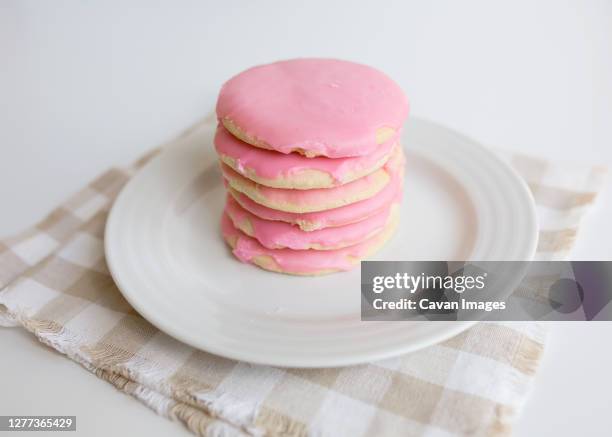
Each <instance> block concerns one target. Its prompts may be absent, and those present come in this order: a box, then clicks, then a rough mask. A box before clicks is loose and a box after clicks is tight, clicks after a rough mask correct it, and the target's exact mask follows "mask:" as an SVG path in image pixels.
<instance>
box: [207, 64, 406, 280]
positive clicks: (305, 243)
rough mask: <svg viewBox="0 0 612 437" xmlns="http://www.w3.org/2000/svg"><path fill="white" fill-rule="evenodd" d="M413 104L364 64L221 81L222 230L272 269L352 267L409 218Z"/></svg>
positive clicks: (238, 252)
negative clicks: (406, 138) (407, 149)
mask: <svg viewBox="0 0 612 437" xmlns="http://www.w3.org/2000/svg"><path fill="white" fill-rule="evenodd" d="M407 115H408V102H407V100H406V97H405V96H404V94H403V92H402V90H401V89H400V88H399V86H398V85H397V84H396V83H395V82H393V81H392V80H391V79H389V78H388V77H387V76H386V75H384V74H383V73H381V72H379V71H377V70H375V69H373V68H371V67H367V66H365V65H360V64H355V63H352V62H346V61H339V60H332V59H295V60H289V61H281V62H276V63H273V64H268V65H262V66H258V67H254V68H251V69H249V70H246V71H244V72H242V73H240V74H238V75H237V76H235V77H233V78H232V79H230V80H229V81H228V82H227V83H225V85H223V87H222V89H221V92H220V94H219V99H218V102H217V117H218V119H219V126H218V129H217V133H216V136H215V148H216V150H217V153H218V155H219V158H220V161H221V167H222V173H223V178H224V180H225V185H226V187H227V190H228V195H227V202H226V205H225V211H224V213H223V218H222V233H223V237H224V239H225V240H226V242H227V243H228V244H229V245H230V246H231V248H232V251H233V254H234V255H235V256H236V257H237V258H238V259H239V260H241V261H243V262H249V263H252V264H255V265H258V266H259V267H262V268H264V269H267V270H272V271H276V272H283V273H290V274H296V275H318V274H324V273H331V272H336V271H342V270H349V269H350V268H352V267H353V266H355V265H357V264H358V263H359V261H360V260H361V259H363V258H365V257H367V256H369V255H371V254H373V253H374V252H375V251H376V250H378V249H379V248H380V247H381V246H382V245H383V244H384V243H385V242H386V241H387V240H388V239H389V237H390V236H391V235H392V233H393V231H394V230H395V228H396V227H397V224H398V221H399V204H400V202H401V200H402V181H403V171H404V155H403V152H402V148H401V146H400V144H399V135H400V132H401V128H402V125H403V124H404V122H405V120H406V117H407Z"/></svg>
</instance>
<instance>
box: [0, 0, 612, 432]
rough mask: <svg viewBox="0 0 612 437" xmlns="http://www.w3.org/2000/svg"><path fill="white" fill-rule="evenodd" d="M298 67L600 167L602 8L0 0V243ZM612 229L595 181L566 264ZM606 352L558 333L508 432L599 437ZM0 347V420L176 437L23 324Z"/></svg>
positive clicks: (607, 151) (609, 112) (599, 252)
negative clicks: (378, 80)
mask: <svg viewBox="0 0 612 437" xmlns="http://www.w3.org/2000/svg"><path fill="white" fill-rule="evenodd" d="M562 3H563V4H562ZM298 56H323V57H341V58H346V59H351V60H356V61H360V62H364V63H368V64H371V65H375V66H377V67H379V68H380V69H382V70H384V71H386V72H388V73H389V74H390V75H391V76H392V77H393V78H395V79H396V80H397V81H398V82H399V83H400V84H401V85H402V87H403V88H404V90H405V91H406V92H407V94H408V96H409V97H410V100H411V103H412V111H413V113H414V114H418V115H420V116H424V117H428V118H431V119H433V120H436V121H440V122H443V123H446V124H447V125H449V126H451V127H454V128H456V129H459V130H461V131H463V132H465V133H467V134H470V135H471V136H473V137H475V138H477V139H479V140H481V141H482V142H485V143H487V144H492V145H498V146H503V147H505V148H509V149H514V150H521V151H524V152H528V153H532V154H537V155H541V156H544V157H550V158H555V159H564V160H579V161H584V162H587V163H603V164H606V165H608V166H611V167H612V147H611V145H612V121H611V120H612V119H611V116H612V3H611V2H609V1H606V0H601V1H580V2H579V1H574V2H567V3H565V2H558V1H513V2H505V5H499V4H497V2H487V1H479V2H453V1H451V0H449V1H436V2H420V3H419V4H418V5H417V4H413V3H411V2H406V1H397V2H392V1H386V0H385V1H376V2H373V1H370V2H363V3H362V2H357V1H351V2H348V1H345V2H340V1H330V0H326V1H318V0H317V1H313V0H311V1H309V2H300V3H299V4H298V2H282V1H277V2H270V1H262V2H242V3H241V2H238V1H225V2H214V3H213V2H193V3H192V2H180V3H179V2H165V3H158V2H129V4H126V2H119V1H117V2H102V1H99V2H79V1H72V2H66V1H54V2H38V3H37V2H33V1H7V0H0V200H1V202H0V208H1V209H0V237H2V236H8V235H10V234H11V233H13V232H15V231H18V230H20V229H22V228H24V227H26V226H29V225H31V224H33V223H34V222H36V221H37V220H38V219H40V218H41V217H42V216H43V215H44V214H45V213H47V212H48V211H50V210H51V209H52V208H53V207H54V206H55V205H56V204H58V203H59V202H60V201H62V200H63V199H65V198H66V197H67V196H68V195H69V194H70V193H72V192H73V191H74V190H75V189H76V188H78V187H80V186H82V185H83V184H85V183H86V182H87V181H88V180H90V179H91V178H92V177H93V176H94V175H96V174H98V173H99V172H101V171H103V170H104V169H106V168H108V167H109V166H112V165H117V164H118V165H121V164H126V163H129V162H130V161H131V160H133V159H134V158H136V157H137V156H139V155H140V154H141V153H143V152H144V151H145V150H147V149H149V148H151V147H152V146H155V145H157V144H159V143H161V142H163V141H164V140H167V139H170V138H172V137H173V136H174V135H176V134H177V133H179V132H180V131H181V130H182V129H184V128H185V127H187V126H189V125H190V124H192V123H193V122H194V121H196V120H198V119H199V118H201V117H202V116H203V115H204V114H206V113H207V112H208V111H210V110H211V108H212V107H213V105H214V100H215V96H216V93H217V91H218V89H219V86H220V85H221V83H222V82H223V81H224V79H227V78H228V77H229V76H230V75H231V74H234V73H236V72H238V71H240V70H242V69H244V68H246V67H248V66H251V65H254V64H258V63H263V62H268V61H272V60H276V59H281V58H289V57H298ZM611 221H612V184H611V183H610V182H608V185H607V186H606V188H605V191H604V192H603V194H602V195H601V197H600V199H599V202H598V205H597V207H596V209H595V211H593V214H591V215H590V216H588V217H587V218H586V219H585V221H584V226H583V230H581V232H580V234H579V236H578V242H577V245H576V249H575V252H574V259H592V260H610V259H612V244H610V243H611V241H610V230H609V223H610V222H611ZM611 340H612V323H603V322H599V323H571V324H570V323H566V324H560V323H559V324H555V325H554V327H553V329H552V331H551V335H550V341H549V343H548V345H547V348H546V351H545V356H544V360H543V363H542V367H541V369H540V371H539V375H538V377H537V380H536V383H535V385H534V387H533V393H532V395H531V397H530V399H529V401H528V403H527V405H526V406H525V409H524V411H523V415H522V417H521V418H520V420H519V421H518V423H517V425H516V428H515V433H516V435H519V436H533V435H576V434H580V435H609V433H610V429H609V428H610V414H609V406H610V405H612V390H610V386H611V384H610V378H609V376H608V374H607V372H608V371H609V369H610V368H611V367H612V348H611V347H610V341H611ZM0 351H1V352H0V415H6V414H36V415H48V414H66V415H77V416H78V429H79V432H78V433H77V434H82V435H100V436H102V435H113V434H116V435H136V434H139V435H168V434H171V433H180V432H184V431H183V430H182V428H181V427H180V426H178V425H176V424H174V423H171V422H169V421H167V420H165V419H163V418H160V417H158V416H156V415H155V414H154V413H153V412H151V411H149V410H148V409H147V408H145V407H143V406H142V405H141V404H140V403H139V402H137V401H135V400H133V399H131V398H129V397H128V396H125V395H123V394H120V393H119V392H118V391H116V390H115V389H114V388H112V387H111V386H110V385H109V384H107V383H104V382H102V381H100V380H98V379H97V378H95V377H93V376H91V375H90V374H89V373H88V372H86V371H85V370H84V369H82V368H81V367H80V366H78V365H76V364H74V363H72V362H70V361H69V360H67V359H65V358H64V357H62V356H61V355H59V354H58V353H55V352H53V351H51V350H50V349H48V348H46V347H44V346H42V345H40V344H39V343H37V342H36V341H35V340H33V339H32V338H31V337H30V336H29V335H27V334H25V333H24V332H23V331H21V330H18V329H0ZM37 435H40V434H37Z"/></svg>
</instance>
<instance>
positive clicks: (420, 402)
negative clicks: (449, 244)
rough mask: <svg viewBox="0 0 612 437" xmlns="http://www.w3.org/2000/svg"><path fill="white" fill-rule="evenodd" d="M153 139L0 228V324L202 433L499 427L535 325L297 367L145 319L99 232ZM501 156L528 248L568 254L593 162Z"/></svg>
mask: <svg viewBox="0 0 612 437" xmlns="http://www.w3.org/2000/svg"><path fill="white" fill-rule="evenodd" d="M202 126H203V124H202V125H200V126H199V127H198V126H196V127H195V128H192V129H191V130H189V131H187V132H186V133H185V134H184V135H198V133H199V131H201V129H200V127H202ZM158 151H159V150H156V151H155V152H153V153H151V154H149V155H148V156H145V157H143V158H142V159H140V160H139V161H138V162H137V163H136V164H135V165H134V166H132V167H131V168H130V169H127V170H125V169H112V170H109V171H107V172H106V173H104V174H103V175H101V176H100V177H98V178H97V179H95V180H94V181H93V182H91V183H90V184H89V185H88V186H86V187H85V188H83V189H82V190H81V191H79V192H78V193H77V194H76V195H74V196H73V197H72V198H71V199H70V200H68V201H67V202H66V203H65V204H63V205H61V206H59V207H58V208H57V209H56V210H54V211H53V212H52V213H51V214H50V215H49V216H48V217H46V218H45V219H44V220H43V221H42V222H40V223H39V224H38V225H36V226H35V227H34V228H32V229H28V230H27V231H25V232H23V233H22V234H20V235H18V236H16V237H14V238H9V239H6V240H4V241H0V290H1V291H0V324H2V325H5V326H22V327H24V328H25V329H27V330H28V331H30V332H32V333H33V334H34V335H36V337H37V338H38V339H39V340H40V341H42V342H43V343H45V344H47V345H49V346H50V347H52V348H54V349H56V350H58V351H59V352H61V353H63V354H66V355H67V356H68V357H69V358H70V359H72V360H75V361H77V362H79V363H80V364H82V365H83V366H84V367H85V368H87V369H88V370H90V371H91V372H92V373H93V374H95V375H96V376H98V377H99V378H101V379H104V380H106V381H108V382H110V383H111V384H113V385H114V386H116V387H117V388H118V389H120V390H122V391H124V392H126V393H129V394H131V395H132V396H134V397H135V398H137V399H139V400H140V401H141V402H143V403H144V404H146V405H148V406H149V407H151V408H153V409H154V410H155V411H156V412H158V413H159V414H162V415H164V416H167V417H169V418H172V419H174V420H180V421H181V422H183V423H185V425H186V426H187V427H188V428H189V429H190V430H191V431H193V432H194V433H197V434H200V435H206V436H234V435H236V436H237V435H286V436H294V435H295V436H301V435H322V436H323V435H324V436H361V435H366V436H384V435H402V436H412V435H436V436H438V435H449V434H459V435H486V436H490V435H503V434H507V433H509V430H510V427H511V424H512V422H513V420H514V419H515V417H516V415H517V413H518V411H519V410H520V408H521V406H522V405H523V403H524V401H525V399H526V396H527V393H528V390H529V386H530V384H531V381H532V379H533V376H534V372H535V371H536V368H537V366H538V362H539V360H540V356H541V354H542V349H543V341H544V335H545V329H544V328H543V326H542V325H541V324H536V323H480V324H478V325H476V326H475V327H473V328H471V329H469V330H468V331H466V332H464V333H462V334H460V335H458V336H456V337H454V338H452V339H450V340H448V341H445V342H444V343H441V344H438V345H435V346H431V347H429V348H426V349H424V350H421V351H419V352H415V353H412V354H409V355H405V356H402V357H398V358H394V359H388V360H385V361H380V362H375V363H370V364H364V365H360V366H354V367H345V368H330V369H318V370H302V369H281V368H275V367H265V366H255V365H251V364H248V363H243V362H236V361H232V360H228V359H225V358H221V357H217V356H214V355H211V354H208V353H206V352H202V351H198V350H194V349H193V348H191V347H189V346H187V345H184V344H182V343H180V342H178V341H176V340H174V339H173V338H171V337H169V336H167V335H166V334H164V333H162V332H160V331H159V330H158V329H156V328H155V327H154V326H152V325H151V324H149V323H148V322H147V321H146V320H144V319H143V318H142V317H141V316H140V315H138V314H137V313H136V312H135V311H134V310H133V309H132V308H131V307H130V305H129V304H128V303H127V302H126V301H125V300H124V299H123V297H122V296H121V294H120V293H119V291H118V290H117V288H116V286H115V284H114V283H113V280H112V279H111V276H110V275H109V272H108V270H107V267H106V264H105V261H104V253H103V244H102V242H103V233H104V224H105V221H106V217H107V213H108V211H109V209H110V207H111V205H112V203H113V200H114V199H115V197H116V196H117V193H118V192H119V191H120V189H121V187H122V186H123V185H124V184H125V182H126V181H127V180H128V179H129V178H130V176H131V175H132V174H133V173H134V172H136V171H138V169H139V168H140V167H141V166H142V165H144V164H145V163H146V162H147V161H148V160H149V159H150V158H151V157H152V156H154V155H155V154H156V153H158ZM501 155H502V156H503V158H504V159H506V160H507V161H508V162H510V163H511V164H512V165H513V166H514V168H516V170H517V171H518V172H519V173H520V174H521V175H522V176H523V177H524V178H525V180H526V181H527V183H528V184H529V186H530V187H531V190H532V192H533V194H534V197H535V199H536V203H537V209H538V213H539V223H540V240H539V245H538V254H537V258H538V259H557V258H565V257H566V256H567V254H568V251H569V250H570V248H571V246H572V244H573V241H574V238H575V237H576V233H577V231H578V227H579V223H580V219H581V217H582V216H583V215H584V213H585V212H586V211H587V210H588V209H589V207H590V206H591V204H592V203H593V201H594V199H595V196H596V194H597V191H598V190H599V187H600V185H601V181H602V178H603V174H604V170H603V169H601V168H591V167H586V168H585V167H579V166H577V165H565V166H563V165H556V164H553V163H550V162H548V161H544V160H539V159H534V158H531V157H528V156H521V155H515V154H511V153H504V152H501ZM245 268H250V267H247V266H245ZM4 353H10V351H4Z"/></svg>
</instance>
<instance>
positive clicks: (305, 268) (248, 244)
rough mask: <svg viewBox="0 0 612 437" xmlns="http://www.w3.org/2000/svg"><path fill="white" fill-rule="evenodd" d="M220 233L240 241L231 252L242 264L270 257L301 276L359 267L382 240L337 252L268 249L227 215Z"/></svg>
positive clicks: (376, 236)
mask: <svg viewBox="0 0 612 437" xmlns="http://www.w3.org/2000/svg"><path fill="white" fill-rule="evenodd" d="M221 232H222V233H223V236H224V237H225V238H226V239H234V238H236V239H237V240H236V244H235V247H234V250H233V251H232V252H233V254H234V255H235V256H236V258H238V259H239V260H240V261H242V262H252V260H253V258H254V257H256V256H261V255H264V256H269V257H271V258H272V259H274V261H275V262H276V264H277V265H278V267H280V268H281V269H282V271H284V272H288V273H298V274H299V273H301V274H312V273H318V272H321V271H327V270H350V269H351V268H353V267H355V265H358V263H357V262H356V260H358V259H361V258H363V257H364V256H366V255H367V254H368V251H369V249H370V248H371V247H372V246H373V245H375V244H377V243H379V238H380V237H379V236H380V234H377V235H375V236H373V237H371V238H370V239H368V240H366V241H363V242H361V243H358V244H355V245H353V246H349V247H345V248H342V249H336V250H312V249H311V250H292V249H268V248H266V247H264V246H262V245H261V244H260V243H259V242H258V241H257V240H255V239H254V238H251V237H249V236H247V235H245V234H243V233H242V232H241V231H239V230H238V229H236V228H235V227H234V225H233V224H232V221H231V220H230V218H229V217H228V215H227V214H226V213H225V212H224V213H223V217H222V218H221Z"/></svg>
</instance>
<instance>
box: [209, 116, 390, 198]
mask: <svg viewBox="0 0 612 437" xmlns="http://www.w3.org/2000/svg"><path fill="white" fill-rule="evenodd" d="M394 144H395V143H394V141H393V140H390V141H387V142H386V143H385V144H381V146H380V147H378V148H377V149H376V150H374V151H373V152H372V153H370V154H368V155H364V156H355V157H350V158H337V159H330V158H326V157H316V158H305V157H304V156H302V155H300V154H297V153H289V154H283V153H278V152H274V151H270V150H265V149H261V148H259V147H253V146H251V145H250V144H247V143H245V142H243V141H240V140H239V139H238V138H236V137H235V136H233V135H232V134H230V133H229V132H228V131H227V129H225V128H224V127H223V126H221V125H219V127H218V128H217V134H216V135H215V148H216V149H217V153H218V154H219V158H221V161H223V163H225V164H227V165H228V166H230V167H231V168H232V169H233V170H234V171H236V172H238V173H240V174H241V175H243V176H245V177H247V178H248V179H251V180H252V181H255V182H257V183H259V184H262V185H266V186H268V187H274V188H293V189H302V190H304V189H312V188H331V187H334V186H337V185H342V184H346V183H347V182H351V181H353V180H355V179H358V178H360V177H363V176H365V175H367V174H370V173H372V172H374V171H376V170H378V169H379V168H380V167H382V166H383V165H384V164H385V162H387V160H388V159H389V157H390V156H391V153H392V151H393V147H394Z"/></svg>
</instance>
